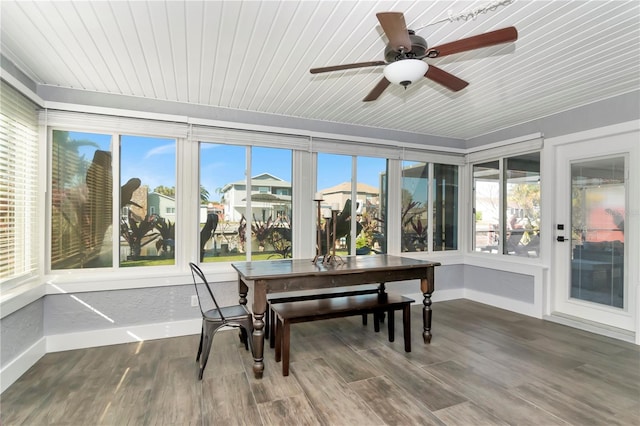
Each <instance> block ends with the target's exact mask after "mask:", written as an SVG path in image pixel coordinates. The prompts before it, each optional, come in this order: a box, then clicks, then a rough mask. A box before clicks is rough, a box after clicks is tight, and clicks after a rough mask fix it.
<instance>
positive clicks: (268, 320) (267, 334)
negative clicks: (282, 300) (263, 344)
mask: <svg viewBox="0 0 640 426" xmlns="http://www.w3.org/2000/svg"><path fill="white" fill-rule="evenodd" d="M270 317H271V305H269V303H268V302H267V312H265V314H264V338H265V340H269V339H270V336H273V333H272V332H271V328H270V327H269V325H270V324H271V322H272V319H271V318H270Z"/></svg>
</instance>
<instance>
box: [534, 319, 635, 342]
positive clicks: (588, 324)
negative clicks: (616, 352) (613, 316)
mask: <svg viewBox="0 0 640 426" xmlns="http://www.w3.org/2000/svg"><path fill="white" fill-rule="evenodd" d="M544 319H545V320H547V321H552V322H555V323H558V324H562V325H566V326H568V327H572V328H577V329H578V330H584V331H588V332H590V333H595V334H600V335H602V336H607V337H611V338H614V339H617V340H623V341H625V342H629V343H634V344H637V343H636V334H635V333H634V332H632V331H628V330H623V329H620V328H615V327H608V326H605V325H603V324H600V323H596V322H592V321H587V320H585V319H582V318H576V317H572V316H569V315H564V314H561V313H558V312H553V313H552V314H551V315H545V316H544Z"/></svg>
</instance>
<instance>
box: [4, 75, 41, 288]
mask: <svg viewBox="0 0 640 426" xmlns="http://www.w3.org/2000/svg"><path fill="white" fill-rule="evenodd" d="M0 104H1V105H2V108H1V109H0V176H1V177H0V283H2V284H3V286H4V284H5V283H6V282H8V281H10V280H11V281H12V282H13V281H14V279H17V278H21V277H24V278H26V277H28V276H29V275H32V274H35V273H36V272H37V267H38V241H39V238H38V237H39V231H38V213H43V212H38V211H37V207H38V190H37V189H38V106H37V105H36V104H34V103H33V102H31V101H30V100H28V99H27V98H26V97H24V96H23V95H21V94H20V93H19V92H18V91H17V90H15V89H14V88H13V87H11V86H9V85H8V84H7V83H5V82H4V81H2V82H0Z"/></svg>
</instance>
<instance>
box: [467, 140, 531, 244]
mask: <svg viewBox="0 0 640 426" xmlns="http://www.w3.org/2000/svg"><path fill="white" fill-rule="evenodd" d="M473 189H474V216H475V232H474V235H475V238H474V241H473V247H474V250H475V251H478V252H487V253H494V254H495V253H502V254H506V255H515V256H523V257H538V255H539V246H540V153H539V152H535V153H531V154H525V155H519V156H513V157H508V158H504V159H502V160H494V161H489V162H485V163H481V164H475V165H474V166H473Z"/></svg>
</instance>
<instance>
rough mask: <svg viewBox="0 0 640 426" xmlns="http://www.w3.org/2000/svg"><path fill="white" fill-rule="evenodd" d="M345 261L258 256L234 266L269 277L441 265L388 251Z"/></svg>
mask: <svg viewBox="0 0 640 426" xmlns="http://www.w3.org/2000/svg"><path fill="white" fill-rule="evenodd" d="M342 260H343V261H344V263H343V264H327V265H325V264H323V263H322V261H318V262H315V263H314V262H313V261H312V259H282V260H259V261H252V262H235V263H232V264H231V266H233V268H234V269H235V270H236V271H238V273H239V274H240V275H241V276H242V277H243V278H245V279H248V280H257V279H269V278H278V277H283V276H286V277H295V276H321V275H343V274H354V273H359V272H362V273H365V272H370V271H375V270H379V271H385V270H398V269H419V268H429V267H434V266H439V265H440V263H439V262H430V261H427V260H418V259H411V258H407V257H400V256H391V255H386V254H377V255H370V256H369V255H367V256H346V257H343V258H342Z"/></svg>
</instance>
